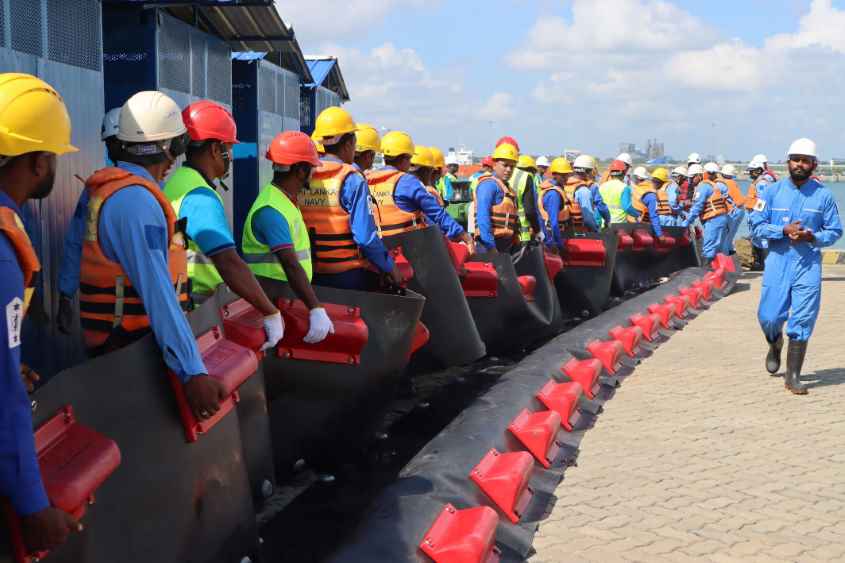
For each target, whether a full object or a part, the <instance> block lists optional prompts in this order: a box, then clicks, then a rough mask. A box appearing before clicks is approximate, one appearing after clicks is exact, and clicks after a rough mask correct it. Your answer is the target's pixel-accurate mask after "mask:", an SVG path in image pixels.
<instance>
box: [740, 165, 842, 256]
mask: <svg viewBox="0 0 845 563" xmlns="http://www.w3.org/2000/svg"><path fill="white" fill-rule="evenodd" d="M740 185H742V189H743V191H745V192H747V191H748V183H747V182H740ZM825 186H827V187H828V188H829V189H830V191H832V192H833V196H834V197H835V198H836V203H837V205H838V206H839V214H840V216H842V213H843V211H845V182H831V183H826V184H825ZM843 221H845V217H843ZM737 236H738V237H744V236H748V228H747V224H746V223H745V222H743V225H742V227H740V229H739V232H738V234H737ZM831 248H836V249H839V250H845V237H842V238H841V239H839V240H838V241H837V242H836V244H834V245H833V246H832V247H831Z"/></svg>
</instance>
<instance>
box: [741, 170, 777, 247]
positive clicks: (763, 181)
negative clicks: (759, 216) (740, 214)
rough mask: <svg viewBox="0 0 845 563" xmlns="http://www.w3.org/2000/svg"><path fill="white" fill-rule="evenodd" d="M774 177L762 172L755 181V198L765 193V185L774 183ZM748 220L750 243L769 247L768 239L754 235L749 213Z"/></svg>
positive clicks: (760, 197) (759, 197)
mask: <svg viewBox="0 0 845 563" xmlns="http://www.w3.org/2000/svg"><path fill="white" fill-rule="evenodd" d="M774 183H775V179H774V178H773V177H772V176H771V174H769V173H768V172H763V175H762V177H761V178H759V181H758V182H757V199H762V197H763V194H765V193H766V186H768V185H769V184H774ZM746 219H747V220H748V231H749V232H750V233H751V244H752V245H753V246H754V247H756V248H769V241H768V239H764V238H758V237H756V236H755V235H754V227H753V226H752V225H751V214H750V213H749V214H748V215H747V216H746Z"/></svg>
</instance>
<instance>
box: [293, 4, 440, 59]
mask: <svg viewBox="0 0 845 563" xmlns="http://www.w3.org/2000/svg"><path fill="white" fill-rule="evenodd" d="M426 5H429V4H428V3H427V2H426V1H425V0H319V1H318V2H314V1H313V0H276V8H277V9H278V11H279V15H281V16H282V19H283V20H284V21H285V23H286V24H288V25H293V28H294V31H295V32H296V36H297V38H298V39H299V41H300V43H302V44H304V46H303V49H304V50H306V51H309V49H308V43H310V42H319V41H335V40H338V39H341V38H346V37H354V36H364V35H366V34H367V31H368V30H370V29H372V28H373V27H374V26H375V25H377V24H378V23H380V22H381V21H382V20H383V19H384V17H385V16H386V15H387V14H388V13H390V12H391V11H392V10H396V9H403V8H415V7H420V6H426Z"/></svg>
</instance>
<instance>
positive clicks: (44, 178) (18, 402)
mask: <svg viewBox="0 0 845 563" xmlns="http://www.w3.org/2000/svg"><path fill="white" fill-rule="evenodd" d="M0 116H2V117H0V233H2V234H0V307H2V309H3V311H5V314H6V320H5V322H0V496H3V497H6V498H7V499H9V501H10V503H11V507H12V508H13V509H14V511H15V512H16V513H17V515H18V516H19V517H20V524H21V533H22V535H23V541H24V544H25V545H26V548H27V549H28V550H29V552H36V551H41V550H52V549H54V548H56V547H58V546H59V545H61V544H62V543H64V542H65V541H66V540H67V537H68V535H69V534H70V532H72V531H78V530H81V525H80V524H78V523H77V522H76V520H74V518H73V517H71V516H70V515H68V514H66V513H65V512H63V511H61V510H59V509H56V508H52V507H51V506H50V501H49V499H48V498H47V493H46V491H45V489H44V484H43V482H42V480H41V472H40V470H39V467H38V460H37V458H36V455H35V440H34V438H33V434H32V414H31V413H32V410H31V409H32V407H31V405H30V401H29V399H28V397H27V394H26V390H25V388H24V384H23V381H22V380H21V340H20V337H21V323H22V322H23V317H24V314H25V312H26V306H27V305H28V302H29V298H30V296H31V294H32V287H33V284H34V277H35V275H36V274H37V272H38V270H39V269H40V265H39V262H38V257H37V256H36V254H35V250H34V249H33V248H32V244H31V243H30V241H29V237H27V235H26V231H25V230H24V228H23V223H22V221H21V219H20V215H21V210H20V207H21V205H23V204H24V202H26V201H27V200H28V199H42V198H45V197H47V195H49V193H50V191H51V190H52V189H53V182H54V179H55V176H56V163H57V158H56V157H57V155H62V154H65V153H68V152H75V151H76V150H77V149H76V147H74V146H73V145H71V144H70V117H69V116H68V113H67V109H66V108H65V105H64V102H63V101H62V98H61V96H59V94H58V93H57V92H56V91H55V90H53V88H52V87H50V85H49V84H47V83H45V82H43V81H41V80H39V79H38V78H35V77H34V76H30V75H28V74H17V73H7V74H0Z"/></svg>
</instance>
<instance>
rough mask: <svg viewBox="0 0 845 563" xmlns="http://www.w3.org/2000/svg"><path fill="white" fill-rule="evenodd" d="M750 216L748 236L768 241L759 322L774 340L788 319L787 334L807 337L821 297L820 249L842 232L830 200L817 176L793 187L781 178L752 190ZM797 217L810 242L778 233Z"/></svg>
mask: <svg viewBox="0 0 845 563" xmlns="http://www.w3.org/2000/svg"><path fill="white" fill-rule="evenodd" d="M750 220H751V225H752V228H753V233H754V236H755V237H757V238H758V239H760V240H767V241H768V242H769V255H768V257H767V258H766V269H765V271H764V272H763V290H762V293H761V294H760V307H759V308H758V310H757V318H758V320H759V321H760V326H761V327H762V329H763V332H764V333H765V335H766V338H767V339H768V340H769V341H770V342H774V341H776V340H777V339H778V337H779V336H780V334H781V330H782V329H783V323H784V322H786V321H787V319H789V323H788V324H787V328H786V334H787V336H789V338H790V339H791V340H796V341H806V340H809V338H810V335H811V334H812V333H813V327H814V326H815V324H816V319H817V318H818V315H819V304H820V301H821V275H822V266H821V263H822V256H821V251H820V249H821V248H823V247H825V246H830V245H832V244H833V243H835V242H836V241H837V240H839V238H840V237H841V236H842V222H841V221H840V218H839V209H838V208H837V206H836V200H835V199H834V197H833V194H831V193H830V190H828V189H827V188H826V187H824V185H822V184H821V183H820V182H818V181H817V180H813V179H810V180H808V181H807V182H806V183H805V184H804V185H803V186H801V187H800V188H798V187H796V186H795V184H794V183H793V182H792V179H791V178H785V179H783V180H780V181H778V182H775V183H773V184H769V185H768V186H767V187H766V191H765V193H764V194H763V195H762V197H760V196H759V192H758V203H757V205H756V206H755V207H754V211H752V212H751V218H750ZM798 220H800V221H801V228H802V229H810V230H812V231H813V234H814V235H815V240H814V241H813V242H797V243H793V242H792V241H791V240H790V239H789V237H787V236H785V235H784V234H783V228H784V226H786V225H788V224H789V223H792V222H794V221H798Z"/></svg>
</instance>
